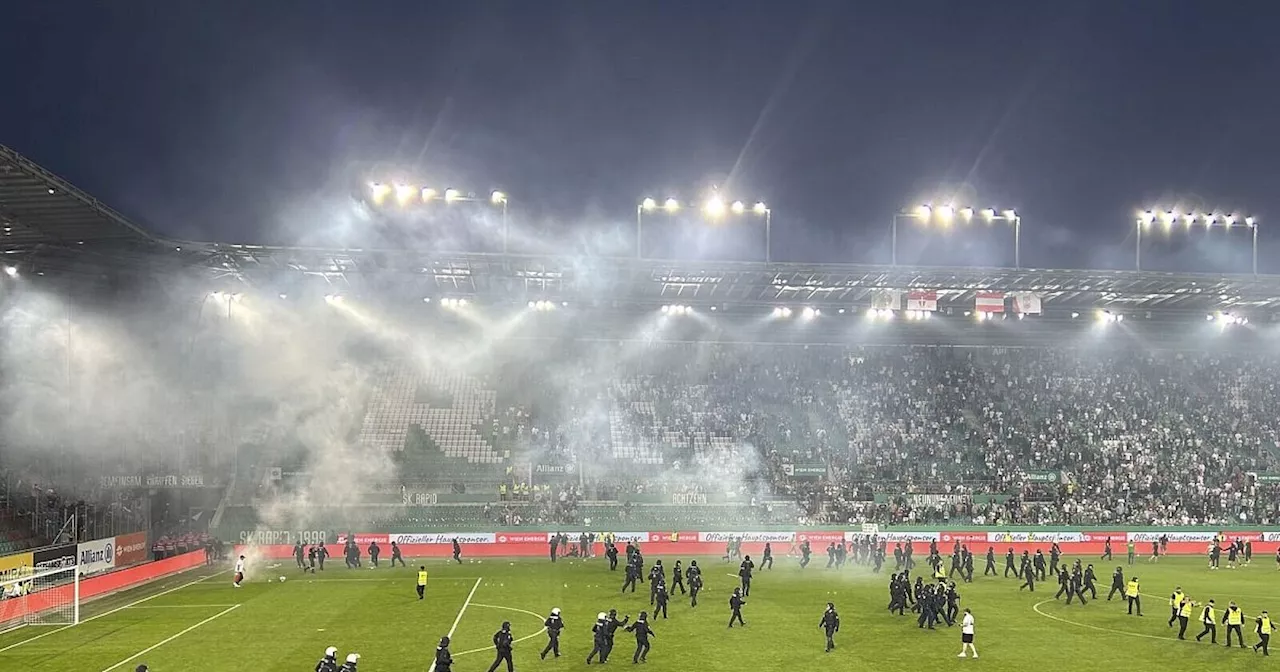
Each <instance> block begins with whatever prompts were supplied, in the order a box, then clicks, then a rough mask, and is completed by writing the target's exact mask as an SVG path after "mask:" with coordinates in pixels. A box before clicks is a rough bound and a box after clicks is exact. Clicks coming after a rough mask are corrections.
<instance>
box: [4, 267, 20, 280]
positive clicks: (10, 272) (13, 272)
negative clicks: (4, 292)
mask: <svg viewBox="0 0 1280 672" xmlns="http://www.w3.org/2000/svg"><path fill="white" fill-rule="evenodd" d="M4 274H5V275H7V276H9V277H11V278H16V277H18V267H17V266H5V267H4Z"/></svg>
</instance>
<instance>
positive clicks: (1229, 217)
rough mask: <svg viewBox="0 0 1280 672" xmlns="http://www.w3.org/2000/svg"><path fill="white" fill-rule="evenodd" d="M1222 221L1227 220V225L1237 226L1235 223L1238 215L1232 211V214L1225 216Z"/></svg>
mask: <svg viewBox="0 0 1280 672" xmlns="http://www.w3.org/2000/svg"><path fill="white" fill-rule="evenodd" d="M1222 221H1224V222H1226V223H1227V226H1235V225H1236V215H1235V213H1231V214H1230V215H1227V216H1226V217H1224V218H1223V219H1222Z"/></svg>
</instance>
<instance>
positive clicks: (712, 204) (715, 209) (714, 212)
mask: <svg viewBox="0 0 1280 672" xmlns="http://www.w3.org/2000/svg"><path fill="white" fill-rule="evenodd" d="M703 210H705V211H706V213H707V214H708V215H711V216H712V217H719V216H720V215H723V214H724V201H723V200H721V198H720V197H719V196H712V197H711V198H709V199H707V202H706V204H705V205H704V206H703Z"/></svg>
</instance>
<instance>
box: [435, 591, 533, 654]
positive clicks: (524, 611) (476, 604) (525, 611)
mask: <svg viewBox="0 0 1280 672" xmlns="http://www.w3.org/2000/svg"><path fill="white" fill-rule="evenodd" d="M471 606H473V607H484V608H486V609H505V610H507V611H514V612H517V613H520V614H529V615H530V616H532V617H534V618H536V619H538V621H542V614H537V613H534V612H532V611H529V610H528V609H520V608H518V607H504V606H502V605H500V604H480V603H479V602H474V603H472V605H471ZM546 631H547V628H546V626H543V627H542V628H541V629H540V630H538V631H537V632H535V633H533V634H530V635H525V636H524V637H521V638H519V639H517V640H515V641H513V642H512V643H511V644H512V645H515V644H519V643H520V642H523V641H525V640H527V639H533V638H534V637H537V636H538V635H541V634H542V633H544V632H546ZM492 650H493V647H492V646H485V647H482V648H479V649H469V650H467V651H462V652H461V653H455V654H453V655H455V656H465V655H467V654H471V653H483V652H485V651H492Z"/></svg>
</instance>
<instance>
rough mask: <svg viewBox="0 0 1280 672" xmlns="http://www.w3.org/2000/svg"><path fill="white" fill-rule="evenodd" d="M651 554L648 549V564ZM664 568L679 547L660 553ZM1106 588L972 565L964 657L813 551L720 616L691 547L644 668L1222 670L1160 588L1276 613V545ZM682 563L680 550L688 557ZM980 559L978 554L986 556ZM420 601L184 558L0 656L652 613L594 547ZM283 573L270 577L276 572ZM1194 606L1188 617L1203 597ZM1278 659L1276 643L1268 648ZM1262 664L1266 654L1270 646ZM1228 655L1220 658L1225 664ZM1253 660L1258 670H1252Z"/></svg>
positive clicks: (407, 661)
mask: <svg viewBox="0 0 1280 672" xmlns="http://www.w3.org/2000/svg"><path fill="white" fill-rule="evenodd" d="M659 557H661V556H646V558H645V560H646V563H647V564H652V562H653V561H654V560H657V559H659ZM661 559H662V560H663V564H664V565H667V566H670V565H672V564H674V562H675V560H676V558H674V557H661ZM1092 560H1093V561H1094V565H1095V567H1096V569H1097V573H1098V575H1099V576H1100V578H1101V580H1100V582H1099V585H1098V588H1099V591H1100V592H1101V593H1102V594H1101V597H1102V599H1100V600H1098V601H1096V602H1090V603H1088V604H1087V605H1084V606H1080V605H1078V604H1072V605H1070V606H1068V605H1066V604H1064V603H1063V602H1060V601H1055V600H1054V599H1053V594H1054V592H1055V591H1056V589H1057V586H1056V583H1052V584H1051V583H1047V582H1046V583H1041V584H1038V587H1037V591H1036V592H1035V593H1028V592H1025V591H1023V592H1020V591H1019V590H1018V583H1019V582H1018V581H1016V580H1014V579H1012V578H1010V579H1004V578H996V577H987V578H983V577H981V576H979V577H976V578H975V580H974V582H973V583H972V584H961V585H960V588H959V590H960V592H961V596H962V601H961V606H962V607H969V608H970V609H972V610H973V613H974V616H975V618H976V622H977V638H976V643H977V646H978V650H979V654H980V656H981V658H980V659H979V660H977V661H975V660H972V659H965V660H961V659H958V658H957V657H956V654H957V653H958V652H959V651H960V632H959V626H957V627H954V628H948V627H946V626H945V625H944V626H940V627H939V629H938V630H935V631H929V630H921V629H919V628H917V627H916V623H915V619H914V617H912V616H911V615H910V612H908V616H907V617H898V616H894V615H890V614H889V613H888V612H887V611H886V610H885V607H886V605H887V602H888V590H887V586H886V577H885V576H883V575H873V574H871V573H869V571H868V570H867V568H864V567H860V566H853V567H846V568H845V569H844V570H842V571H840V572H836V571H834V570H826V569H823V567H822V566H821V563H819V564H817V565H811V566H810V567H809V568H808V569H806V570H800V569H799V568H798V567H797V566H796V565H795V561H794V560H789V559H781V560H780V561H779V562H778V563H777V565H776V567H775V568H774V569H773V570H772V571H769V570H765V571H758V572H757V578H756V579H755V582H754V584H753V586H752V593H751V597H750V598H749V599H748V603H747V606H746V607H745V608H744V615H745V617H746V620H747V627H746V628H737V627H735V628H734V629H732V630H729V629H727V628H726V624H727V622H728V617H729V612H728V607H727V599H728V596H729V594H730V592H731V591H732V589H733V587H734V586H735V585H737V578H736V577H735V576H734V575H733V570H734V567H732V566H730V565H728V564H725V563H723V562H721V561H719V560H718V559H716V558H699V559H698V563H699V564H700V565H702V566H703V568H704V572H703V576H704V579H705V584H706V587H705V589H704V592H703V594H702V595H701V600H700V604H699V606H698V607H697V608H696V609H691V608H690V606H689V603H688V599H687V598H686V597H683V596H680V595H676V596H675V597H674V598H673V600H672V602H671V605H670V618H668V619H665V620H664V619H658V620H656V621H654V622H653V629H654V631H655V638H654V639H653V642H652V643H653V650H652V652H651V653H650V654H649V658H648V663H647V664H646V667H648V668H651V669H655V670H672V671H673V672H674V671H676V670H679V671H681V672H687V671H689V670H708V671H719V670H724V671H726V672H727V671H730V670H732V671H733V672H739V671H741V670H752V671H757V670H792V669H815V668H816V667H817V666H834V667H838V668H872V667H874V668H875V669H880V670H911V671H913V672H919V671H921V670H933V669H940V668H950V667H951V666H956V665H961V666H965V665H967V666H978V665H981V666H983V667H984V668H987V669H993V670H1010V671H1013V670H1019V671H1022V670H1026V669H1028V667H1029V666H1030V665H1035V666H1036V667H1037V668H1039V669H1064V670H1099V671H1102V670H1105V671H1107V672H1114V670H1118V669H1121V670H1123V669H1184V670H1189V669H1209V668H1210V666H1221V665H1229V666H1233V667H1231V668H1229V669H1249V668H1247V667H1244V666H1256V665H1261V664H1263V661H1264V659H1263V658H1261V657H1260V655H1259V654H1255V653H1254V652H1253V651H1252V650H1251V648H1246V649H1243V650H1242V649H1230V650H1228V649H1226V648H1225V647H1223V646H1222V642H1223V638H1224V637H1225V629H1224V628H1222V627H1219V638H1218V641H1219V645H1218V646H1216V647H1215V646H1211V645H1209V644H1208V643H1207V642H1206V643H1198V642H1196V641H1194V637H1193V635H1195V634H1196V633H1197V632H1199V627H1198V625H1197V624H1196V623H1195V620H1196V618H1194V617H1193V619H1192V621H1193V622H1192V624H1191V626H1190V627H1189V628H1188V640H1189V641H1178V640H1177V639H1176V635H1177V631H1176V628H1175V629H1170V628H1169V627H1167V625H1166V623H1167V620H1168V617H1169V608H1168V606H1167V597H1166V596H1167V595H1168V593H1169V592H1170V591H1171V590H1172V589H1173V588H1174V586H1175V585H1180V586H1182V587H1183V589H1184V590H1185V591H1186V592H1187V594H1188V595H1189V596H1191V597H1192V599H1195V600H1196V601H1198V602H1203V601H1205V600H1208V599H1209V598H1215V599H1216V600H1217V604H1218V607H1219V608H1222V607H1225V606H1226V603H1227V602H1228V601H1229V600H1236V601H1237V602H1238V603H1240V605H1241V606H1242V608H1243V609H1244V610H1245V612H1246V613H1247V614H1249V615H1250V616H1252V615H1254V614H1257V613H1258V612H1259V611H1261V610H1263V609H1268V608H1272V609H1271V611H1272V613H1278V614H1280V572H1277V571H1276V566H1275V565H1274V563H1273V562H1271V561H1270V559H1268V560H1267V561H1265V562H1260V561H1255V562H1254V563H1253V566H1251V567H1241V568H1239V569H1235V570H1228V569H1225V568H1224V569H1221V570H1217V571H1212V572H1211V571H1209V570H1208V569H1206V567H1205V565H1204V563H1203V562H1202V561H1200V560H1198V559H1192V558H1166V559H1164V560H1162V561H1161V562H1160V563H1158V564H1148V563H1146V562H1145V561H1139V563H1138V564H1137V565H1134V566H1133V567H1126V568H1125V569H1126V574H1137V575H1138V576H1139V578H1140V579H1141V582H1142V586H1143V593H1144V596H1145V597H1144V605H1143V608H1144V610H1145V613H1146V616H1144V617H1143V618H1137V617H1131V616H1128V615H1126V613H1125V608H1124V606H1123V604H1122V603H1121V602H1120V600H1119V598H1117V599H1116V600H1115V601H1112V602H1107V601H1106V598H1105V594H1106V592H1107V591H1106V589H1107V588H1108V587H1109V583H1110V573H1111V570H1112V569H1113V568H1114V565H1103V564H1102V563H1101V562H1100V561H1098V560H1097V559H1096V558H1094V559H1092ZM686 561H687V558H686ZM980 567H981V562H980V563H979V568H980ZM427 568H428V570H429V571H430V575H431V578H430V581H429V585H428V587H427V599H425V600H423V601H419V600H418V599H417V596H416V594H415V593H414V579H415V574H414V572H415V571H416V569H417V567H416V566H415V565H414V564H413V563H411V564H410V566H409V567H408V568H403V569H402V568H397V569H394V570H393V569H388V568H385V567H384V568H380V569H376V570H370V569H362V570H347V569H345V568H343V567H342V566H341V565H340V564H339V565H338V566H336V567H335V566H333V565H332V564H331V565H330V566H329V568H328V570H327V571H325V572H323V573H319V574H316V575H302V574H300V573H298V572H297V570H296V569H293V568H291V567H290V566H289V564H287V563H286V564H280V565H279V566H276V567H274V568H271V567H261V568H259V569H257V571H256V573H255V574H253V575H251V576H250V580H249V582H248V583H246V585H245V586H244V587H243V588H240V589H233V588H232V587H231V583H230V574H229V573H228V572H222V573H218V574H212V575H210V574H209V573H208V572H206V573H204V574H201V573H187V574H181V575H178V576H174V577H170V578H168V579H165V580H162V581H160V582H157V583H154V584H151V585H148V586H145V587H143V588H140V589H136V590H133V591H129V592H126V593H122V594H118V595H114V596H111V597H109V598H104V599H101V600H97V601H95V602H92V603H90V604H86V605H84V609H83V613H82V622H81V623H80V624H79V625H77V626H74V627H62V626H28V627H24V628H20V629H17V630H14V631H11V632H7V633H4V634H3V635H0V668H3V669H6V670H10V669H12V670H23V671H24V672H111V671H114V670H126V671H128V672H132V670H133V669H134V667H135V666H137V665H138V664H139V663H143V662H145V663H147V664H148V665H150V666H151V669H152V670H153V671H154V672H187V671H196V670H198V671H201V672H220V671H223V670H225V671H227V672H233V671H234V672H240V671H242V670H261V671H278V672H285V671H288V672H299V671H303V670H311V669H312V667H313V666H314V665H315V662H316V660H317V658H319V656H320V655H321V653H322V652H323V651H324V649H325V647H327V646H331V645H332V646H336V647H338V649H339V651H341V652H342V653H341V655H342V656H345V655H346V654H347V653H349V652H358V653H359V654H360V655H361V659H360V669H361V670H365V671H367V672H383V671H393V670H394V671H402V670H427V669H429V668H430V666H431V661H432V656H433V650H434V648H435V645H436V642H437V641H438V639H439V637H440V636H441V635H444V634H446V633H448V632H450V630H451V629H452V630H453V642H454V643H453V647H452V649H453V654H454V658H455V665H454V669H455V670H464V671H470V670H480V671H481V672H483V671H484V670H487V669H488V667H489V664H490V663H491V662H492V660H493V654H492V650H491V649H490V648H489V644H490V637H491V636H492V634H493V632H494V630H496V629H497V628H498V626H499V625H500V624H501V623H502V621H504V620H508V621H510V622H511V625H512V631H513V633H514V634H515V636H516V641H517V642H518V643H517V645H516V648H515V663H516V669H517V670H549V671H551V670H565V669H579V668H583V667H584V665H585V658H586V655H587V653H588V652H589V651H590V649H591V632H590V628H591V624H592V622H593V620H594V619H595V615H596V613H597V612H600V611H607V610H608V609H610V608H616V609H617V610H618V612H619V614H630V615H631V616H632V617H633V618H634V617H635V615H636V614H638V613H639V612H640V611H641V610H648V609H650V607H649V599H648V588H647V585H646V584H641V586H640V588H639V590H638V591H637V592H636V593H634V594H631V593H627V594H625V595H622V594H619V588H620V586H621V583H622V574H621V571H618V572H610V571H609V570H608V566H607V564H606V563H605V561H604V560H603V559H595V560H591V561H588V562H577V561H573V560H570V559H562V560H561V561H560V562H558V563H556V564H554V565H552V564H551V563H549V562H547V561H546V560H542V561H532V560H517V561H511V560H505V559H497V558H494V559H484V560H477V561H466V560H465V559H464V562H463V564H462V565H456V564H449V563H447V562H445V561H443V560H438V559H433V560H430V561H429V562H428V564H427ZM268 575H270V576H272V577H279V576H286V577H287V578H288V580H287V581H286V582H285V583H280V582H279V580H278V578H277V579H276V580H275V581H272V582H268V581H267V577H268ZM827 601H832V602H835V604H836V606H837V608H838V609H839V611H840V614H841V619H842V621H843V624H842V630H841V632H840V633H839V634H838V635H837V638H836V643H837V649H836V650H835V651H834V652H832V653H829V654H828V653H824V652H823V636H822V631H821V630H820V629H819V627H818V621H819V618H820V616H821V614H822V611H823V609H824V607H825V604H826V602H827ZM552 607H560V608H561V609H562V611H563V616H564V619H565V622H566V623H567V628H566V630H565V633H564V634H563V636H562V638H561V642H562V653H563V654H564V655H563V657H562V658H560V659H558V660H556V659H548V660H546V661H541V660H539V659H538V653H539V652H540V651H541V650H542V647H543V646H544V645H545V642H546V636H545V634H543V632H542V619H543V618H544V617H545V614H546V613H547V611H548V610H549V609H551V608H552ZM1196 615H1197V616H1198V610H1197V613H1196ZM1244 630H1245V634H1246V640H1247V642H1248V644H1249V646H1250V647H1252V645H1253V643H1254V642H1255V641H1257V637H1256V635H1255V634H1254V632H1253V622H1252V619H1250V620H1248V621H1247V622H1246V624H1245V627H1244ZM633 648H634V639H633V638H632V637H631V636H630V635H629V634H627V633H625V632H622V631H619V633H618V637H617V644H616V648H615V651H614V654H613V657H612V658H611V659H610V661H609V665H611V666H617V665H626V666H630V665H631V654H632V650H633ZM1277 660H1278V661H1280V658H1277ZM1267 664H1270V661H1269V659H1268V660H1267ZM1220 669H1221V668H1220ZM1259 669H1261V668H1259Z"/></svg>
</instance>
